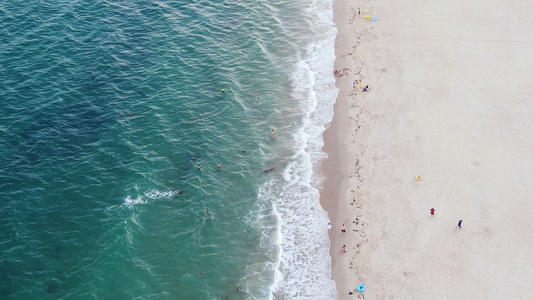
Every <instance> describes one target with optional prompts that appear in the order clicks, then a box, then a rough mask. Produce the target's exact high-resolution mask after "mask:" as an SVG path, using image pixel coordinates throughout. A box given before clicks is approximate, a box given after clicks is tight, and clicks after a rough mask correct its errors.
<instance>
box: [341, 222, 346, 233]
mask: <svg viewBox="0 0 533 300" xmlns="http://www.w3.org/2000/svg"><path fill="white" fill-rule="evenodd" d="M341 231H342V233H346V226H345V225H344V224H342V226H341Z"/></svg>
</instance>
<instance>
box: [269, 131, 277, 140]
mask: <svg viewBox="0 0 533 300" xmlns="http://www.w3.org/2000/svg"><path fill="white" fill-rule="evenodd" d="M274 135H276V133H275V132H274V129H272V130H270V137H271V138H274Z"/></svg>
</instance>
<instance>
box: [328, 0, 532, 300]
mask: <svg viewBox="0 0 533 300" xmlns="http://www.w3.org/2000/svg"><path fill="white" fill-rule="evenodd" d="M383 2H384V1H379V0H370V1H366V2H364V3H363V2H361V1H359V0H335V2H334V6H333V10H334V23H335V25H336V27H337V30H338V33H337V37H336V40H335V55H336V59H335V65H334V68H335V70H342V71H343V76H342V77H337V78H336V87H337V88H338V89H339V94H338V97H337V100H336V103H335V105H334V112H335V114H334V117H333V120H332V121H331V124H330V126H329V127H328V128H327V129H326V131H325V132H324V133H323V138H324V147H323V150H324V152H325V153H327V155H328V158H327V159H326V160H325V161H324V162H323V167H322V168H323V174H324V176H325V178H326V179H325V181H324V188H323V190H322V191H321V195H320V203H321V205H322V207H323V208H324V210H325V211H326V212H327V213H328V216H329V219H330V221H331V224H332V230H331V232H330V234H329V237H330V245H331V246H330V256H331V261H332V277H333V279H334V281H335V283H336V287H337V293H338V299H341V300H342V299H356V298H364V297H367V298H368V299H383V298H386V299H430V298H439V299H457V298H469V299H476V298H479V299H481V298H483V299H501V298H516V299H520V298H524V297H527V295H529V294H531V293H532V292H533V290H532V289H533V288H531V287H530V286H529V284H528V282H530V281H531V280H533V259H531V257H530V256H529V254H528V253H530V252H531V251H533V229H530V228H533V221H532V220H531V219H530V218H528V215H529V213H533V204H531V202H530V199H531V198H533V192H532V189H531V188H530V186H531V184H530V183H529V182H528V178H529V173H530V171H529V170H531V169H533V158H532V156H531V155H530V154H529V152H530V150H529V149H531V148H533V134H532V132H533V131H532V130H531V129H532V128H533V118H532V117H531V116H532V115H533V111H532V107H533V101H532V100H531V95H533V87H531V86H530V84H529V81H530V80H529V77H531V75H530V74H532V72H533V62H532V61H531V60H530V59H528V57H529V56H528V55H529V54H528V53H531V51H533V46H532V45H533V42H532V39H531V38H530V35H529V33H528V32H531V31H533V24H530V23H527V22H526V21H527V14H528V13H529V12H530V11H531V10H533V6H531V5H530V7H529V8H530V9H529V10H528V9H524V8H525V7H524V6H523V5H520V4H517V3H513V4H510V5H509V6H508V7H506V6H505V5H504V4H501V3H499V2H497V1H494V0H491V1H489V2H487V3H484V4H483V5H480V4H471V3H463V2H460V1H456V0H454V1H453V2H452V3H441V2H438V1H430V2H427V1H426V2H422V1H415V2H414V3H412V4H410V5H409V7H404V6H402V5H401V3H383ZM359 8H360V9H361V14H358V12H359ZM503 11H513V12H515V13H516V14H515V15H514V16H515V17H514V18H513V19H512V20H509V19H508V18H507V19H506V18H502V16H501V12H503ZM367 14H368V15H370V16H372V17H373V16H374V14H376V16H378V17H379V21H376V22H373V21H372V20H371V19H370V20H368V19H365V18H364V16H365V15H367ZM398 16H401V17H398ZM332 76H333V74H332ZM359 80H362V82H363V86H366V84H369V86H370V90H369V91H368V92H367V93H363V92H362V91H361V89H360V88H359ZM415 176H421V180H420V181H418V180H416V179H415ZM430 208H435V209H436V212H435V216H432V215H430ZM524 212H525V213H524ZM458 220H464V222H463V226H462V228H458V227H457V223H458ZM342 224H345V225H346V227H347V230H346V231H347V232H346V234H343V233H341V225H342ZM343 245H346V246H347V249H348V251H347V252H346V253H343V251H342V246H343ZM500 262H503V263H500ZM501 282H507V284H508V288H506V289H499V288H498V286H499V283H501ZM361 283H364V284H365V285H366V287H367V290H366V291H365V292H364V293H362V294H361V293H357V292H354V290H355V287H356V286H357V285H358V284H361ZM450 286H453V287H454V288H453V289H450V288H449V287H450ZM349 292H353V294H349Z"/></svg>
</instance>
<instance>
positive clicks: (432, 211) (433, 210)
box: [429, 208, 435, 216]
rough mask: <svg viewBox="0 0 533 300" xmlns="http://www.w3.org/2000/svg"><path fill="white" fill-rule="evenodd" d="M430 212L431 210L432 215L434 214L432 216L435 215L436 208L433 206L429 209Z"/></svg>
mask: <svg viewBox="0 0 533 300" xmlns="http://www.w3.org/2000/svg"><path fill="white" fill-rule="evenodd" d="M429 212H431V215H432V216H434V215H435V209H434V208H431V209H430V210H429Z"/></svg>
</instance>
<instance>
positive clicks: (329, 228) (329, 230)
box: [328, 223, 331, 233]
mask: <svg viewBox="0 0 533 300" xmlns="http://www.w3.org/2000/svg"><path fill="white" fill-rule="evenodd" d="M330 232H331V223H328V233H330Z"/></svg>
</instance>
